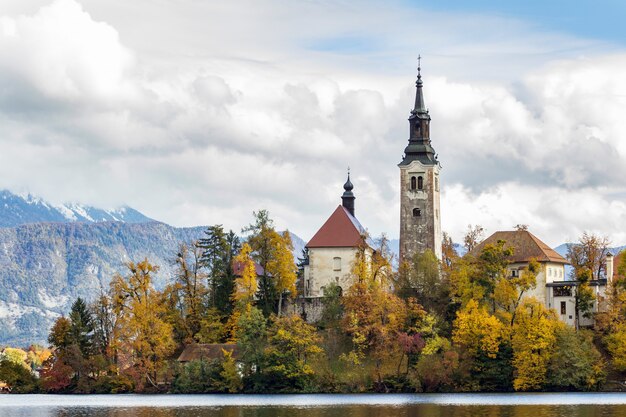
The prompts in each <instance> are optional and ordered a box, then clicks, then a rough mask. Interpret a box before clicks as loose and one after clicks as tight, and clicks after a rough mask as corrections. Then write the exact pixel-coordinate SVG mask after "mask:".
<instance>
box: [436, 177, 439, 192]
mask: <svg viewBox="0 0 626 417" xmlns="http://www.w3.org/2000/svg"><path fill="white" fill-rule="evenodd" d="M435 190H436V191H439V178H437V177H435Z"/></svg>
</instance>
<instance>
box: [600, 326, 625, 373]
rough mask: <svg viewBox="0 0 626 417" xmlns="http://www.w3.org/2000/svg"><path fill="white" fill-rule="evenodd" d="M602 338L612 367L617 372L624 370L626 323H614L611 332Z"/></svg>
mask: <svg viewBox="0 0 626 417" xmlns="http://www.w3.org/2000/svg"><path fill="white" fill-rule="evenodd" d="M604 340H605V342H606V347H607V350H608V351H609V354H610V355H611V359H612V362H611V364H612V366H613V368H615V369H616V370H618V371H619V372H626V323H624V322H620V323H618V324H616V325H614V327H613V329H612V332H611V333H609V334H608V335H607V336H606V337H605V338H604Z"/></svg>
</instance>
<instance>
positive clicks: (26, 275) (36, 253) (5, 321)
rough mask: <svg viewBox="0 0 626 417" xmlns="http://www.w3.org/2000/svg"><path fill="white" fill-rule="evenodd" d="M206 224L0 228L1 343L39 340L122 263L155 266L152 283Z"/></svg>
mask: <svg viewBox="0 0 626 417" xmlns="http://www.w3.org/2000/svg"><path fill="white" fill-rule="evenodd" d="M204 229H205V228H203V227H196V228H175V227H171V226H168V225H166V224H163V223H158V222H149V223H121V222H100V223H77V222H74V223H35V224H26V225H21V226H17V227H13V228H0V343H9V344H12V345H21V344H24V343H30V342H39V343H42V342H44V341H45V339H46V337H47V333H48V330H49V327H50V324H51V323H52V322H53V321H54V319H55V318H56V317H58V316H59V315H60V314H67V312H68V311H69V307H70V306H71V304H72V302H74V300H75V299H76V297H83V298H85V299H87V300H92V299H93V298H94V297H96V296H97V295H98V294H99V293H100V291H101V289H106V288H107V287H108V283H109V281H110V279H111V277H113V276H114V275H115V274H116V273H121V274H125V273H126V266H125V264H126V263H127V262H128V261H139V260H142V259H144V258H147V259H148V260H150V262H151V263H153V264H156V265H159V267H160V270H159V272H158V273H157V274H156V276H155V286H157V287H159V288H162V287H163V286H164V285H165V283H166V281H167V280H168V279H169V277H171V276H172V273H173V259H174V256H175V254H176V253H177V248H178V246H179V244H180V243H181V242H190V241H192V240H195V239H198V238H199V237H201V236H202V231H203V230H204Z"/></svg>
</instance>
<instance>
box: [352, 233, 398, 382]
mask: <svg viewBox="0 0 626 417" xmlns="http://www.w3.org/2000/svg"><path fill="white" fill-rule="evenodd" d="M381 252H383V253H384V251H373V250H372V249H371V248H370V247H369V246H367V245H366V244H365V243H363V245H361V247H360V248H359V249H358V251H357V254H356V257H355V261H354V264H353V267H352V275H353V277H354V279H353V282H354V283H353V284H352V285H351V286H350V288H349V289H348V291H347V294H346V295H345V296H344V297H343V298H342V301H343V306H344V311H345V313H344V319H343V329H344V331H345V332H346V333H347V334H348V335H350V337H351V339H352V345H353V349H352V351H351V352H350V353H349V355H347V356H345V359H346V360H348V361H350V362H352V363H353V364H360V363H361V362H362V361H363V359H364V358H365V357H366V355H367V356H369V357H371V358H372V359H373V361H374V365H375V372H376V378H377V382H378V383H381V382H382V379H383V366H384V365H385V364H386V363H392V362H393V361H392V360H391V359H392V357H394V356H398V355H402V352H400V349H399V346H398V345H397V343H396V338H397V335H398V333H399V332H400V331H401V330H402V329H403V327H404V325H405V323H406V316H407V311H406V305H405V303H404V302H403V301H402V300H401V299H400V298H398V297H397V296H395V295H394V294H392V293H391V292H390V291H389V290H388V285H387V281H388V276H389V274H390V271H389V268H390V267H389V265H390V263H389V259H388V258H385V257H384V256H382V255H380V253H381Z"/></svg>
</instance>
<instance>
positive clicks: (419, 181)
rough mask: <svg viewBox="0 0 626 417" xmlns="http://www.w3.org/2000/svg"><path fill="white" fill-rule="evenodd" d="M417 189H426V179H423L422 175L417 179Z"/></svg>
mask: <svg viewBox="0 0 626 417" xmlns="http://www.w3.org/2000/svg"><path fill="white" fill-rule="evenodd" d="M417 189H418V190H423V189H424V177H422V176H421V175H420V176H419V177H417Z"/></svg>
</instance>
